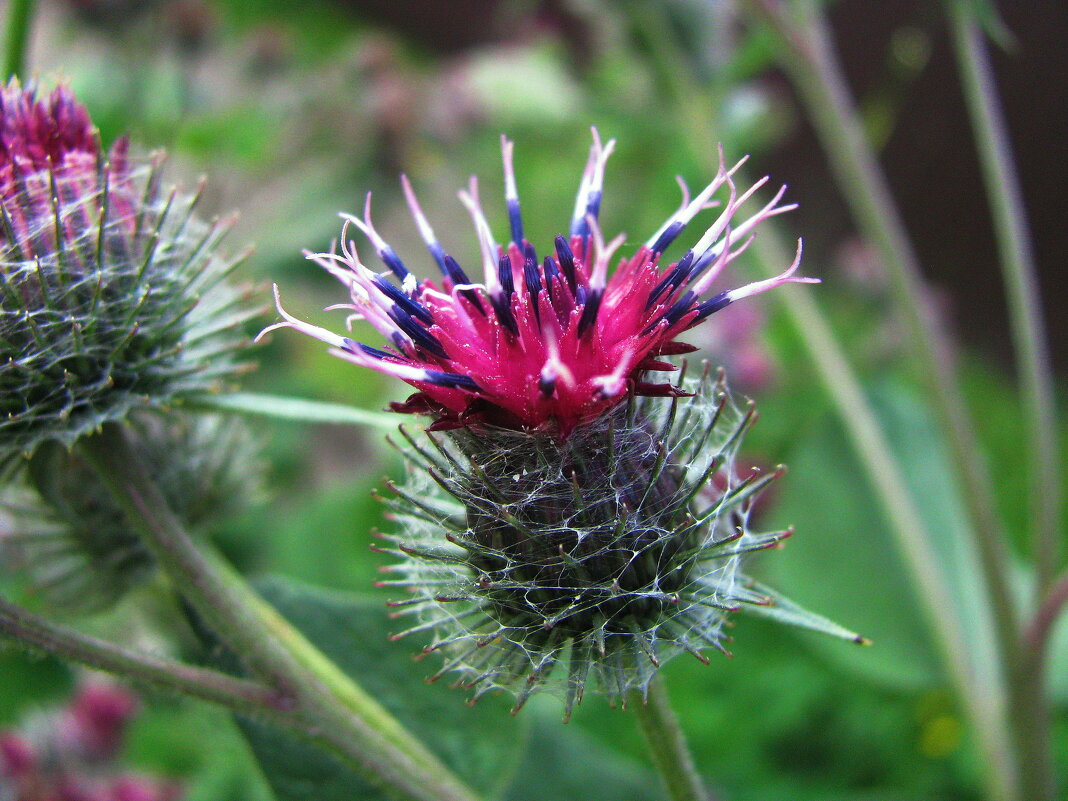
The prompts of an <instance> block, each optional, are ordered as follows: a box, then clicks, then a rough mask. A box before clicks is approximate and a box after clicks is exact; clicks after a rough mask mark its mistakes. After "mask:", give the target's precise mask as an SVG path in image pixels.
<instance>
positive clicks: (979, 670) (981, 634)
mask: <svg viewBox="0 0 1068 801" xmlns="http://www.w3.org/2000/svg"><path fill="white" fill-rule="evenodd" d="M871 400H872V404H873V406H874V408H875V410H876V413H877V414H878V416H879V417H880V419H881V422H882V424H883V429H884V430H885V431H886V432H887V434H888V436H889V439H890V442H891V446H892V447H893V449H894V455H895V456H896V457H897V459H898V460H899V461H900V463H901V465H902V467H903V471H904V474H905V478H906V481H907V483H908V487H909V490H910V492H911V493H912V494H913V497H914V498H916V501H917V506H918V507H919V509H920V513H921V514H922V516H923V518H924V522H925V523H926V525H927V528H928V531H929V533H930V536H931V545H932V547H933V549H934V551H935V552H936V554H937V555H938V562H939V567H940V568H941V570H942V573H943V574H944V576H945V578H946V581H947V583H948V585H949V587H950V594H951V596H952V597H953V599H954V602H955V609H954V611H955V613H956V614H957V616H958V617H959V619H960V622H961V627H962V629H963V630H964V632H965V636H966V637H967V638H968V641H969V651H968V655H969V658H970V660H971V663H972V666H973V669H974V670H975V671H976V680H977V681H982V682H984V683H989V682H993V681H998V677H997V676H996V675H994V672H995V671H996V665H997V661H996V659H995V657H994V651H993V642H992V637H991V631H992V623H991V620H990V612H989V608H988V607H987V599H986V594H985V592H984V591H983V589H982V587H983V581H982V577H981V575H980V572H979V569H978V566H977V563H976V559H975V554H974V552H973V549H972V545H971V540H970V538H969V536H968V532H967V528H966V525H967V524H966V518H965V515H964V512H963V507H962V504H961V501H960V499H959V496H958V494H957V492H958V491H957V488H956V485H955V483H954V477H953V473H952V472H951V469H950V466H949V460H948V458H947V457H946V455H945V453H944V451H943V447H942V444H941V440H940V436H939V433H938V431H937V428H936V427H935V425H934V424H933V422H932V421H931V419H930V417H929V416H928V415H927V413H926V410H925V409H924V407H923V406H922V404H921V403H920V402H919V401H918V400H917V398H916V397H915V396H914V395H913V394H911V393H910V392H909V391H906V390H904V389H902V388H901V387H898V386H894V385H891V384H890V383H884V384H881V385H879V386H877V387H876V388H875V389H874V390H873V391H872V393H871ZM782 490H783V494H782V496H781V504H780V505H779V508H778V509H777V510H776V514H775V520H773V521H771V522H772V525H773V526H774V525H775V524H776V523H778V522H780V521H783V520H789V521H790V522H791V523H794V524H796V528H797V531H798V534H797V536H796V537H794V538H793V539H792V540H791V542H790V545H789V547H788V548H787V549H786V550H785V551H784V552H783V553H782V554H781V555H779V558H777V559H766V560H762V564H760V565H759V567H760V568H761V571H762V577H763V578H766V579H767V581H768V583H770V584H772V585H773V586H775V587H781V588H782V589H783V590H784V591H785V592H787V593H788V594H789V595H790V596H791V597H792V598H795V599H796V600H797V601H798V602H799V603H801V604H803V605H804V606H805V607H807V608H809V609H813V610H818V611H819V612H820V613H822V614H826V615H828V616H829V617H832V618H834V619H835V620H840V621H841V622H842V624H843V625H845V626H848V627H850V628H854V629H856V630H857V631H860V632H861V633H863V634H864V635H865V636H867V637H870V638H871V639H872V640H873V641H874V647H872V648H842V647H841V646H840V645H837V644H835V643H833V642H818V641H815V640H814V641H813V643H812V645H813V647H816V648H819V649H821V652H822V653H823V654H824V655H825V656H827V657H828V658H830V659H832V660H834V661H835V662H838V663H839V664H841V665H842V666H844V667H846V668H847V669H850V670H853V671H855V672H857V673H860V674H863V675H865V676H867V677H868V678H869V679H871V680H874V681H877V682H879V683H881V684H884V685H886V686H891V687H896V688H899V689H909V690H918V689H923V688H927V687H931V686H933V685H935V684H937V683H940V682H941V681H942V678H941V672H940V666H939V661H938V658H937V656H936V654H935V652H934V649H933V646H932V643H931V640H930V637H929V633H928V630H927V626H926V622H925V620H924V617H923V615H922V613H921V611H920V608H919V605H918V603H917V600H916V598H915V596H914V588H913V585H912V580H911V577H910V575H909V573H908V571H907V570H906V568H905V566H904V564H903V562H902V560H901V557H900V555H899V553H898V550H897V546H896V544H895V541H894V538H893V536H892V534H891V532H890V531H889V529H888V526H887V524H886V521H885V520H884V519H883V516H882V514H881V513H880V511H879V506H878V504H877V502H876V500H875V498H874V496H873V493H872V491H871V489H870V487H869V485H868V483H867V481H866V479H865V473H864V471H863V470H862V468H861V466H860V465H859V464H858V462H857V460H856V457H855V456H854V454H853V451H852V449H851V448H850V446H849V444H848V442H847V441H846V439H845V438H844V437H842V435H841V432H840V430H839V427H838V425H837V422H836V421H835V420H834V419H833V418H830V417H828V418H827V419H826V420H825V421H824V422H823V423H821V424H820V425H818V426H817V427H815V428H814V429H813V430H811V431H809V432H808V434H807V436H805V437H804V438H803V439H802V440H801V441H800V442H799V443H798V445H797V450H796V451H795V453H794V454H793V456H792V458H791V471H790V474H789V477H788V479H787V480H785V481H784V482H783V487H782Z"/></svg>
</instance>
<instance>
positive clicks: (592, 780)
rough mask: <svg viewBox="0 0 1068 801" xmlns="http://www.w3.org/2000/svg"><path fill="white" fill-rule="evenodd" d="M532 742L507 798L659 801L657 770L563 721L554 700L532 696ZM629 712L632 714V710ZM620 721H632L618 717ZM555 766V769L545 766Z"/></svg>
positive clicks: (518, 800)
mask: <svg viewBox="0 0 1068 801" xmlns="http://www.w3.org/2000/svg"><path fill="white" fill-rule="evenodd" d="M527 713H533V716H534V725H533V731H532V736H531V738H530V746H529V748H528V749H527V754H526V757H525V759H524V760H523V763H522V765H521V766H520V767H519V770H518V772H517V773H516V776H515V780H514V781H513V782H512V786H511V788H509V790H508V792H507V793H506V794H505V795H504V799H505V801H576V799H582V801H620V799H626V801H655V799H659V798H660V797H661V793H660V790H659V784H658V781H657V778H656V776H655V775H654V774H653V773H652V771H650V770H648V769H647V768H645V767H644V766H643V765H641V764H639V763H637V762H635V761H634V760H632V759H629V758H628V757H625V756H623V755H622V754H620V753H619V752H617V751H615V750H613V749H611V748H609V747H608V746H606V745H604V744H603V743H601V742H598V741H597V740H595V739H594V738H593V737H592V736H590V735H589V734H586V733H585V732H584V731H583V730H582V729H581V728H578V727H576V726H575V725H573V724H568V725H566V726H565V725H564V724H562V723H561V722H560V707H559V704H556V703H555V702H552V701H550V702H548V703H542V701H541V699H537V700H536V701H534V702H532V703H531V704H530V705H529V706H528V708H527V709H525V710H524V714H527ZM626 717H627V718H629V717H630V716H629V715H627V716H626ZM615 725H617V726H628V725H630V726H633V725H634V724H633V721H630V720H627V719H623V720H617V721H616V724H615ZM547 766H551V769H550V770H546V767H547Z"/></svg>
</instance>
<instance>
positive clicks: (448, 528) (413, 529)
mask: <svg viewBox="0 0 1068 801" xmlns="http://www.w3.org/2000/svg"><path fill="white" fill-rule="evenodd" d="M684 386H685V388H686V389H687V390H689V392H690V393H692V394H691V395H690V396H689V397H687V398H683V399H680V398H637V397H635V398H631V399H630V400H629V401H628V402H627V403H626V404H624V405H623V406H621V407H620V408H618V409H617V410H615V411H614V412H613V413H611V414H609V415H606V416H604V417H602V418H600V419H599V420H598V421H596V422H594V423H591V424H589V425H587V426H583V427H580V428H578V429H576V430H575V431H574V432H573V433H572V434H571V435H570V436H569V437H567V438H565V439H561V438H559V437H558V436H554V435H552V434H546V433H538V432H531V433H526V432H520V431H514V430H502V429H484V430H478V429H457V430H454V431H450V432H447V433H445V434H436V435H435V434H428V435H427V439H426V440H420V439H417V438H415V437H414V436H410V435H408V434H407V433H405V439H406V441H405V443H404V444H403V445H402V446H401V452H402V453H403V454H404V455H405V457H406V458H407V461H408V463H409V466H410V469H409V471H408V480H407V482H406V483H405V484H404V485H403V486H399V487H392V488H393V490H394V492H395V495H394V497H391V498H389V499H387V500H386V503H387V504H388V505H389V506H390V508H391V511H392V514H393V519H394V520H395V522H396V524H397V529H398V532H399V533H397V534H391V535H383V537H384V539H386V540H387V541H389V542H390V543H391V544H392V545H391V546H390V547H385V548H382V549H381V550H383V551H385V552H387V553H391V554H393V555H395V556H397V557H399V558H400V563H399V564H396V565H394V566H391V567H388V568H386V570H387V571H388V572H390V573H392V574H395V575H396V578H393V579H391V580H388V581H386V582H383V583H384V584H387V585H396V586H402V587H406V588H408V589H409V590H410V591H411V593H412V597H411V598H409V599H406V600H403V601H398V602H396V603H394V606H395V607H396V608H397V613H398V615H412V616H414V617H415V619H416V621H417V622H416V623H415V624H414V625H412V626H410V627H409V628H408V629H407V630H405V631H403V632H401V633H400V634H398V635H397V636H398V637H399V636H404V635H407V634H415V633H417V632H424V631H429V632H431V637H432V639H431V642H430V644H429V645H428V646H427V648H426V649H425V650H426V651H427V652H434V651H436V652H441V653H442V654H443V655H444V659H445V661H444V665H443V666H442V668H441V670H439V671H438V673H437V674H435V676H434V677H432V678H437V677H439V676H442V675H444V674H446V673H450V672H456V673H458V675H459V678H458V680H457V682H456V684H457V685H458V686H462V687H466V688H470V689H473V690H474V695H473V698H474V699H477V698H478V697H479V696H481V695H482V694H484V693H485V692H488V691H490V690H493V689H496V688H504V689H507V690H509V691H511V692H513V693H514V694H515V696H516V704H515V708H516V710H518V709H519V707H521V706H522V705H523V703H524V702H525V701H526V699H527V698H528V697H529V696H530V695H531V694H532V693H533V692H534V691H535V690H538V689H539V688H542V687H546V686H556V687H559V686H561V685H562V687H563V692H564V696H565V717H566V716H570V714H571V710H572V707H573V706H574V704H575V703H577V702H579V701H580V700H581V698H582V694H583V691H584V689H585V688H586V687H587V686H588V685H589V683H590V682H589V680H590V678H591V676H592V678H593V679H594V682H593V686H595V687H596V689H597V690H598V691H599V692H601V693H603V694H606V695H609V696H612V697H613V698H618V699H622V700H624V701H625V698H626V696H627V694H628V693H629V692H631V691H633V690H639V691H643V690H644V689H645V687H646V686H647V684H648V682H649V680H650V679H651V678H652V676H653V674H654V672H655V670H656V668H657V667H658V666H659V665H660V664H662V663H663V662H664V661H665V660H667V659H669V658H670V657H672V656H674V655H675V654H677V653H679V652H681V651H686V652H689V653H691V654H693V655H694V656H696V657H697V658H698V659H700V660H702V661H706V659H705V657H704V655H703V654H702V651H704V650H706V649H708V648H713V649H717V650H721V651H722V650H725V641H726V639H727V638H726V636H725V634H724V633H723V626H724V623H725V621H726V618H727V615H728V613H730V612H731V611H734V610H735V609H737V608H738V607H739V606H740V605H742V604H765V603H768V602H769V599H768V598H766V597H765V596H763V595H762V594H760V593H759V592H756V591H754V590H753V589H752V588H751V587H750V586H749V583H748V582H747V580H746V579H745V578H744V577H743V576H742V575H741V574H740V572H739V561H740V557H741V555H742V554H744V553H746V552H748V551H753V550H758V549H761V548H766V547H769V546H772V545H774V544H776V543H778V542H779V541H781V540H782V539H783V538H785V537H786V536H788V535H789V531H780V532H774V533H771V534H754V533H752V532H750V531H749V529H748V525H747V521H748V513H749V508H750V505H751V503H752V501H753V499H754V497H755V496H756V495H757V493H759V492H760V490H761V489H763V487H765V486H766V485H767V484H768V483H769V482H770V481H771V480H773V479H774V478H775V477H776V475H777V473H768V474H759V473H756V472H754V473H752V474H750V475H748V476H746V477H744V478H742V479H740V478H739V477H738V476H737V474H736V469H735V456H736V454H737V450H738V446H739V443H740V441H741V438H742V435H743V434H744V432H745V430H746V429H747V428H748V427H749V425H750V424H751V423H752V421H753V419H754V411H753V409H752V407H751V406H750V407H747V408H745V409H741V408H739V407H738V406H736V405H735V404H734V403H733V402H732V401H731V398H730V396H729V394H728V392H727V388H726V386H725V384H724V381H723V378H722V376H718V377H712V376H710V375H709V374H708V372H707V370H706V372H705V374H704V376H702V377H701V378H699V379H697V380H696V381H691V382H688V383H686V384H685V385H684ZM713 479H715V480H713Z"/></svg>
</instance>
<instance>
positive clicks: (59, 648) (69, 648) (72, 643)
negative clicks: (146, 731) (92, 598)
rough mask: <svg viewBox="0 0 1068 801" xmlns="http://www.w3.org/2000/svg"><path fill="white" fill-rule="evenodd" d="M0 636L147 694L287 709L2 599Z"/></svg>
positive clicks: (247, 689) (262, 711) (248, 710)
mask: <svg viewBox="0 0 1068 801" xmlns="http://www.w3.org/2000/svg"><path fill="white" fill-rule="evenodd" d="M0 635H3V636H5V637H10V638H12V639H13V640H15V641H16V642H17V643H18V644H19V645H22V646H25V647H26V648H28V649H31V650H34V651H39V652H41V653H46V654H51V655H52V656H58V657H60V658H61V659H66V660H69V661H72V662H78V663H80V664H83V665H87V666H88V667H92V668H96V669H97V670H104V671H107V672H108V673H114V674H115V675H117V676H121V677H123V678H126V679H129V680H131V681H136V682H139V683H141V684H145V685H147V686H149V687H152V688H153V689H157V690H163V691H165V692H172V693H179V694H182V695H190V696H192V697H194V698H200V699H201V700H204V701H210V702H211V703H214V704H220V705H222V706H225V707H227V708H228V709H231V710H233V711H235V712H241V713H244V714H256V715H268V716H270V715H274V714H277V713H281V712H284V711H285V710H286V708H287V707H288V703H287V701H286V699H284V698H283V697H281V696H280V695H279V694H278V693H277V692H276V691H274V690H272V689H271V688H269V687H266V686H264V685H262V684H258V683H257V682H254V681H248V680H246V679H240V678H236V677H234V676H229V675H227V674H225V673H220V672H218V671H216V670H210V669H207V668H202V667H197V666H194V665H186V664H182V663H180V662H174V661H172V660H168V659H163V658H161V657H157V656H153V655H151V654H146V653H140V652H138V651H133V650H130V649H128V648H123V647H122V646H119V645H116V644H115V643H111V642H108V641H106V640H101V639H98V638H96V637H91V636H89V635H88V634H83V633H82V632H80V631H77V630H75V629H72V628H68V627H66V626H60V625H58V624H55V623H52V622H51V621H49V620H45V619H44V618H41V617H39V616H37V615H34V614H32V613H31V612H28V611H26V610H25V609H22V608H21V607H19V606H17V605H15V604H13V603H11V602H9V601H7V600H5V599H3V598H0Z"/></svg>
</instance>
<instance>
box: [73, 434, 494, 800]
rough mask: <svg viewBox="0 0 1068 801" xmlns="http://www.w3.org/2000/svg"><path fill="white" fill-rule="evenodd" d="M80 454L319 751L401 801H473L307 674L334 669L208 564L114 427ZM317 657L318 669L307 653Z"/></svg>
mask: <svg viewBox="0 0 1068 801" xmlns="http://www.w3.org/2000/svg"><path fill="white" fill-rule="evenodd" d="M80 445H81V448H82V452H83V454H84V455H85V457H86V459H87V460H88V461H89V463H90V464H92V465H93V467H94V468H95V469H96V471H97V472H98V473H99V475H100V477H101V479H102V480H103V481H104V483H105V484H106V485H107V487H108V489H109V490H110V491H111V493H112V494H113V495H114V496H115V499H116V501H117V502H118V503H119V504H120V506H121V507H122V509H123V511H124V512H125V513H126V514H127V516H128V518H129V519H130V521H131V523H132V524H133V525H134V526H135V527H136V528H137V529H138V531H139V532H140V534H141V535H142V536H143V537H144V539H145V542H146V543H147V544H148V546H149V548H150V549H151V550H152V552H153V554H154V555H155V556H156V558H157V559H158V560H159V562H160V564H161V565H162V566H163V568H164V570H165V571H166V572H167V573H168V574H169V575H170V577H171V580H172V581H173V582H174V584H175V586H176V587H177V589H178V590H179V591H180V592H181V593H182V594H183V596H184V597H185V598H186V599H187V600H188V601H189V603H191V604H192V605H193V606H194V607H195V608H196V609H197V611H198V612H199V613H200V614H201V615H202V616H203V617H204V619H205V620H206V621H207V622H208V623H209V625H211V626H212V628H213V629H215V631H216V632H217V633H218V634H219V635H220V636H221V637H222V638H223V639H224V641H225V642H226V643H227V645H228V646H229V647H230V648H231V649H232V650H233V651H234V652H235V653H236V654H237V655H238V656H239V657H240V658H241V660H242V661H243V662H244V663H245V665H246V666H247V667H248V668H249V669H250V670H251V671H252V672H253V673H254V674H256V675H258V676H259V677H261V678H262V679H264V680H265V681H267V682H268V683H269V684H270V686H271V687H273V688H275V689H276V690H277V691H278V692H279V693H281V694H283V695H284V696H285V697H286V698H288V699H289V700H290V701H291V703H292V704H293V710H294V711H293V718H294V719H295V720H296V721H298V722H299V723H300V724H302V728H303V730H304V731H305V732H306V733H307V734H308V736H309V737H311V738H312V739H313V740H314V741H315V742H317V743H318V744H319V745H321V746H322V747H324V748H326V749H328V750H331V751H333V752H334V753H335V754H337V755H338V756H340V757H341V758H342V759H344V760H345V761H347V762H348V763H349V764H351V765H353V767H355V768H356V769H357V770H358V771H359V772H360V773H361V774H362V775H363V776H364V777H365V778H366V779H367V780H368V781H370V782H372V783H373V784H375V785H377V786H378V787H380V788H382V789H383V790H385V791H386V792H388V793H389V794H390V795H392V796H393V797H394V798H397V799H400V800H401V801H473V799H474V798H475V796H474V794H473V793H472V792H471V791H470V790H469V789H468V788H466V787H465V786H464V785H463V784H462V783H461V782H460V781H459V780H458V779H456V778H455V777H454V776H453V775H452V774H451V773H450V772H449V771H448V769H447V768H446V767H445V766H444V765H442V764H441V763H440V762H439V761H438V760H437V758H436V757H434V755H433V754H431V753H430V752H429V751H427V750H426V748H425V747H424V746H423V745H422V744H421V743H419V742H418V741H417V740H415V739H414V738H413V737H412V736H411V735H409V734H407V733H406V732H405V731H404V730H403V729H402V728H401V727H400V725H399V724H397V723H395V722H394V721H393V719H392V718H391V717H390V715H389V713H388V712H386V711H385V710H384V709H383V708H382V707H381V706H379V705H378V704H377V703H376V702H375V701H374V700H373V699H372V698H370V697H369V696H367V695H366V693H364V692H363V691H362V690H361V689H360V688H359V687H357V686H356V685H355V684H353V683H352V682H350V681H348V680H347V679H344V684H345V687H346V693H345V695H344V697H342V696H340V694H339V693H338V692H337V689H336V688H337V685H338V684H339V683H340V682H341V681H342V679H340V678H339V674H340V671H337V670H336V669H335V670H334V671H324V674H325V675H320V673H319V672H317V671H316V670H315V669H311V668H309V665H311V664H313V663H316V664H317V665H318V666H320V667H321V666H323V665H329V664H331V663H329V661H328V660H327V659H326V657H325V656H322V655H321V654H319V653H318V651H316V649H315V648H314V646H312V645H311V644H310V643H308V642H307V641H306V640H304V639H303V638H302V637H300V635H299V634H296V633H295V632H291V633H290V635H289V636H290V639H291V640H293V639H296V640H298V641H299V644H300V648H301V653H300V654H295V653H294V650H293V645H292V642H286V641H283V640H281V639H280V638H279V637H278V636H277V635H276V633H275V630H276V629H280V628H287V627H288V624H285V626H283V624H284V621H281V618H280V616H278V615H277V613H274V610H270V611H271V613H273V618H272V617H270V616H267V615H265V610H266V609H268V608H269V607H267V606H266V604H265V603H264V602H263V601H262V600H260V599H258V598H257V597H256V596H255V595H254V593H253V592H252V590H251V589H249V588H248V586H247V585H246V584H245V582H244V581H243V580H242V579H241V577H240V576H238V575H237V574H236V573H234V572H233V571H231V570H222V569H220V566H219V563H218V562H217V561H216V560H212V559H209V558H207V557H205V556H204V555H203V554H202V553H201V552H200V551H199V550H198V549H197V548H196V546H195V545H194V544H193V542H192V540H191V539H190V538H189V536H188V535H187V534H186V533H185V531H184V530H183V529H182V526H181V524H180V523H179V522H178V520H177V519H176V518H175V517H174V515H173V514H172V513H171V511H170V510H169V509H168V508H167V505H166V502H165V500H164V499H163V497H162V495H161V494H160V492H159V489H158V488H157V487H156V486H155V485H154V484H153V483H152V481H151V480H150V479H149V478H148V471H147V470H146V469H145V468H144V466H143V464H142V462H141V459H140V457H139V456H138V454H137V452H136V451H135V449H134V448H133V446H132V444H131V443H130V442H129V440H128V439H127V433H126V431H125V430H124V429H123V428H122V427H121V426H120V425H117V424H107V425H105V426H104V427H103V429H102V430H101V432H100V433H99V434H97V435H94V436H92V437H87V438H85V439H83V440H82V441H81V443H80ZM312 653H314V654H316V655H317V658H316V659H315V660H313V659H311V658H310V657H309V656H308V655H309V654H312Z"/></svg>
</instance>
